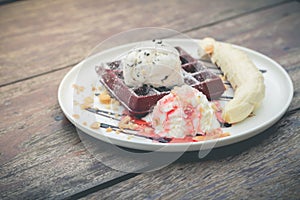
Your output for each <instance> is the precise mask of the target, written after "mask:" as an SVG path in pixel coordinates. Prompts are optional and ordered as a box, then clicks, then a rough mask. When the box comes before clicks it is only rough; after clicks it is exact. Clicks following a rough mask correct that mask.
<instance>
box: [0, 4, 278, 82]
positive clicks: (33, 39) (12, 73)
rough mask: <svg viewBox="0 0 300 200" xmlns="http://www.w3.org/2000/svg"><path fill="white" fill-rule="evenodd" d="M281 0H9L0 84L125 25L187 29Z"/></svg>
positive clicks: (47, 67)
mask: <svg viewBox="0 0 300 200" xmlns="http://www.w3.org/2000/svg"><path fill="white" fill-rule="evenodd" d="M280 2H284V0H265V1H256V2H252V1H247V0H225V1H218V2H216V1H205V0H201V1H198V0H197V1H196V0H195V1H187V2H184V3H183V2H181V1H163V2H161V1H149V2H147V3H145V2H141V1H137V0H132V1H116V0H110V1H92V0H90V1H84V2H82V1H79V0H76V1H73V0H66V1H65V0H64V1H62V0H58V1H38V0H32V1H21V2H15V3H12V4H7V5H4V6H1V7H0V29H1V30H2V31H1V32H0V66H1V68H0V74H1V80H0V85H6V84H9V83H13V82H15V81H20V80H23V79H26V78H28V77H32V76H36V75H39V74H42V73H45V72H48V71H51V70H55V69H60V68H63V67H65V66H69V65H72V64H74V63H77V62H78V61H80V60H81V59H83V58H84V57H85V55H87V54H88V53H89V52H90V51H91V49H92V48H94V47H95V46H96V45H97V44H98V43H99V42H102V41H103V40H104V39H106V38H108V37H110V36H111V35H113V34H117V33H119V32H121V31H125V30H129V29H132V28H136V27H146V26H153V27H156V26H158V27H166V28H171V29H175V30H178V31H185V30H189V29H193V28H195V27H198V26H202V25H205V24H208V23H215V22H216V21H219V20H223V19H224V18H230V17H232V16H238V15H241V14H243V13H247V12H251V11H253V10H257V9H260V8H262V7H266V6H272V5H276V4H278V3H280ZM154 10H155V12H154ZM149 19H150V20H149ZM186 22H188V23H186Z"/></svg>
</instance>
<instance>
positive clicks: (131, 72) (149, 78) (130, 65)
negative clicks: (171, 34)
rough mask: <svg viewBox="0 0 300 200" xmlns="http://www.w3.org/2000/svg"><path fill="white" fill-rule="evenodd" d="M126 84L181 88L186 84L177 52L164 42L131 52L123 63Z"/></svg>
mask: <svg viewBox="0 0 300 200" xmlns="http://www.w3.org/2000/svg"><path fill="white" fill-rule="evenodd" d="M121 65H122V68H123V75H124V81H125V84H126V85H127V86H129V87H140V86H142V85H144V84H147V85H151V86H153V87H167V88H172V87H173V86H180V85H183V84H184V79H183V73H182V69H181V61H180V58H179V53H178V52H177V50H176V49H175V48H174V47H172V46H170V45H169V44H167V43H164V42H162V41H160V40H159V41H157V40H153V41H149V42H144V43H142V44H140V45H139V46H138V47H135V48H134V49H133V50H131V51H129V52H128V54H127V55H125V56H124V58H123V59H122V61H121Z"/></svg>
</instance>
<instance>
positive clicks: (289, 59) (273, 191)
mask: <svg viewBox="0 0 300 200" xmlns="http://www.w3.org/2000/svg"><path fill="white" fill-rule="evenodd" d="M299 11H300V4H299V3H298V2H293V3H290V4H288V5H282V6H280V7H277V8H272V9H268V10H264V11H261V12H258V13H255V14H251V15H247V16H244V17H241V18H238V19H235V20H231V21H226V22H223V23H220V24H217V25H215V26H211V27H208V28H203V29H199V30H196V31H194V32H190V33H189V35H191V36H193V37H195V36H199V38H201V37H204V36H207V35H208V36H213V37H216V38H219V39H221V40H223V41H229V42H234V43H236V44H240V45H242V46H245V45H243V44H244V43H245V44H246V46H248V47H249V48H252V49H255V50H259V51H261V52H263V53H265V54H266V55H268V56H270V57H272V58H274V59H275V60H276V61H277V62H279V63H281V64H282V65H283V66H284V67H285V68H286V69H287V72H288V73H289V75H290V76H291V78H292V80H293V82H294V89H295V92H294V93H295V94H294V99H293V103H292V105H291V106H290V108H289V111H288V112H287V113H286V115H285V116H284V117H283V118H282V119H281V120H280V121H279V122H278V123H276V124H275V125H274V126H272V127H271V128H270V129H268V130H267V131H265V132H263V133H261V134H259V135H257V136H255V137H253V138H250V139H248V140H246V141H243V142H240V143H237V144H234V145H230V146H227V147H223V148H218V149H215V150H213V151H212V152H210V154H209V155H208V156H207V157H206V158H204V159H202V160H199V158H198V154H197V152H192V153H186V154H185V155H184V156H183V157H182V158H181V159H179V161H177V162H176V163H174V164H172V165H169V166H167V167H166V168H164V169H161V170H158V171H154V172H149V173H145V174H141V175H139V176H136V177H134V178H132V179H129V180H127V181H124V182H122V183H119V184H116V185H114V186H112V187H110V188H106V189H103V190H101V191H98V192H95V193H93V194H91V195H88V196H86V197H85V198H83V199H97V198H98V197H101V198H102V199H245V198H246V199H297V198H299V195H300V193H299V184H300V182H299V166H300V162H299V160H300V157H299V155H300V148H299V142H300V136H299V132H300V126H299V124H300V112H299V109H300V107H299V101H300V100H299V99H300V95H299V94H300V57H299V52H300V45H299V34H298V33H299V30H296V29H295V28H294V27H297V26H299V20H295V19H299V17H300V14H299V13H300V12H299ZM258 19H260V20H258ZM245 24H247V25H245ZM243 25H245V26H243ZM233 27H238V28H235V29H233ZM271 27H275V28H274V29H273V30H270V29H271ZM231 28H232V29H231ZM227 30H228V32H227ZM266 34H268V35H269V34H270V35H271V37H270V38H268V37H266ZM197 38H198V37H197ZM274 41H275V42H274ZM276 41H277V42H276ZM278 41H280V42H278ZM286 47H289V48H286Z"/></svg>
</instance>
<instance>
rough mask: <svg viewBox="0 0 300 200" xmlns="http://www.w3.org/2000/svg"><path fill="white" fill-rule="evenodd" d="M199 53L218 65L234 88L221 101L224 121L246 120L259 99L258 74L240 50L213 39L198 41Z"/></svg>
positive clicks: (260, 81)
mask: <svg viewBox="0 0 300 200" xmlns="http://www.w3.org/2000/svg"><path fill="white" fill-rule="evenodd" d="M198 53H199V55H200V57H202V58H210V60H211V62H212V63H214V64H216V65H217V66H218V67H220V68H221V70H222V72H223V73H224V76H225V78H226V79H227V80H228V81H229V82H230V83H231V85H232V87H233V89H234V97H233V99H232V100H230V101H229V102H227V103H226V104H225V107H224V109H223V114H222V117H223V119H224V120H225V121H226V122H227V123H237V122H240V121H242V120H244V119H246V118H247V117H248V116H249V115H250V114H251V113H252V112H253V110H254V109H256V108H257V107H258V106H259V105H260V104H261V102H262V100H263V98H264V96H265V84H264V77H263V75H262V73H261V72H260V71H259V70H258V69H257V67H256V66H255V65H254V63H253V62H252V61H251V60H250V58H249V57H248V56H247V55H246V53H244V52H243V51H241V50H239V49H237V48H234V47H233V46H232V45H230V44H228V43H222V42H217V41H215V40H214V39H213V38H204V39H203V40H201V41H200V48H199V52H198Z"/></svg>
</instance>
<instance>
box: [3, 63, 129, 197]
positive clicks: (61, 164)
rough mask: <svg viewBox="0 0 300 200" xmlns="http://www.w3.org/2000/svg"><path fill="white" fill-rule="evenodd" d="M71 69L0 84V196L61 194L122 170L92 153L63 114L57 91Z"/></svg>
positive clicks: (54, 195)
mask: <svg viewBox="0 0 300 200" xmlns="http://www.w3.org/2000/svg"><path fill="white" fill-rule="evenodd" d="M69 69H70V68H69ZM69 69H65V70H61V71H58V72H54V73H51V74H48V75H44V76H40V77H37V78H33V79H30V80H27V81H23V82H21V83H17V84H13V85H10V86H7V87H2V88H0V97H1V105H0V109H1V111H2V114H3V115H2V116H1V122H0V152H1V156H0V163H1V171H0V198H1V199H6V198H8V199H44V198H45V197H47V198H53V199H57V198H65V197H68V196H70V195H72V194H75V193H78V192H80V191H83V190H86V189H89V188H91V187H94V186H96V185H99V184H101V183H103V182H106V181H108V180H111V179H115V178H117V177H119V176H122V175H123V174H124V173H122V172H118V171H115V170H112V169H110V168H109V167H106V166H105V165H103V164H102V163H100V162H99V161H98V160H97V159H96V158H94V157H93V156H92V155H91V154H90V153H89V151H88V150H86V148H85V146H84V145H83V144H82V143H81V140H80V138H79V137H78V134H77V132H76V129H75V128H74V126H73V125H71V124H70V122H69V121H67V119H66V118H65V117H64V115H63V113H62V111H61V109H60V107H59V105H58V103H57V95H56V94H57V88H58V84H59V82H60V80H61V79H62V77H63V76H64V75H65V74H66V73H67V71H68V70H69ZM4 113H5V114H4Z"/></svg>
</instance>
